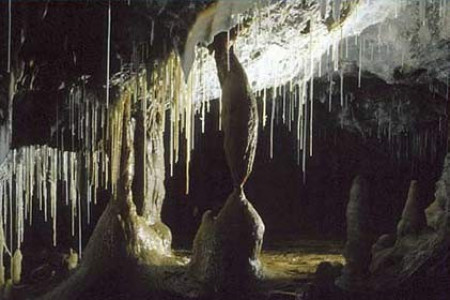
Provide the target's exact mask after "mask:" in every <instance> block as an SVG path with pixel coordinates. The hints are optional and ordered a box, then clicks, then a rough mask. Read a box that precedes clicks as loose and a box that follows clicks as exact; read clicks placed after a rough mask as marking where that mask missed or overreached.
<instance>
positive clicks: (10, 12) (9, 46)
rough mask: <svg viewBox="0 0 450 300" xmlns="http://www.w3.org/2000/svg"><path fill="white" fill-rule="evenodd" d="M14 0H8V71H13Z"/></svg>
mask: <svg viewBox="0 0 450 300" xmlns="http://www.w3.org/2000/svg"><path fill="white" fill-rule="evenodd" d="M11 40H12V0H8V54H7V55H8V58H7V59H8V62H7V67H6V72H7V73H10V72H11V54H12V41H11Z"/></svg>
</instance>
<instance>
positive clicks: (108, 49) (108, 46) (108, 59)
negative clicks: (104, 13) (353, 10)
mask: <svg viewBox="0 0 450 300" xmlns="http://www.w3.org/2000/svg"><path fill="white" fill-rule="evenodd" d="M110 65H111V1H108V34H107V42H106V107H108V106H109V88H110V87H109V85H110V80H109V77H110V67H111V66H110Z"/></svg>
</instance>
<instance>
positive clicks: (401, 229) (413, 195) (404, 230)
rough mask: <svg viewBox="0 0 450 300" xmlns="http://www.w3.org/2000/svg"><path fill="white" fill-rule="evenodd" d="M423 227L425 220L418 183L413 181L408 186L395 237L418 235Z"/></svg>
mask: <svg viewBox="0 0 450 300" xmlns="http://www.w3.org/2000/svg"><path fill="white" fill-rule="evenodd" d="M425 226H426V219H425V213H424V211H423V209H422V208H421V204H420V198H419V188H418V183H417V181H416V180H413V181H411V184H410V186H409V191H408V199H407V200H406V203H405V207H404V208H403V213H402V218H401V220H400V222H399V223H398V225H397V236H399V237H402V236H404V235H407V234H418V233H420V230H422V229H423V228H424V227H425Z"/></svg>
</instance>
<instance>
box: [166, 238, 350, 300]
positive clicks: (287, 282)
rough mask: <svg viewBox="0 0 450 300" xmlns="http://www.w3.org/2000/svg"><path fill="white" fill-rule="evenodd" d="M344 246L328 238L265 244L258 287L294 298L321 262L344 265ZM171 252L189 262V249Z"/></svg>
mask: <svg viewBox="0 0 450 300" xmlns="http://www.w3.org/2000/svg"><path fill="white" fill-rule="evenodd" d="M343 247H344V242H342V241H327V240H305V239H301V240H295V239H289V240H281V241H276V242H269V243H266V244H265V245H264V246H263V251H262V255H261V261H262V263H263V266H264V270H265V278H264V280H263V281H262V283H261V285H262V286H261V288H262V289H263V290H266V291H269V293H271V294H274V295H278V296H280V297H281V298H285V297H283V296H286V299H289V298H291V297H294V298H295V295H296V294H297V293H298V291H299V289H301V287H302V286H304V285H305V284H307V283H308V282H311V281H312V279H313V275H314V273H315V271H316V269H317V266H318V265H319V264H320V263H321V262H329V263H331V264H335V263H340V264H344V258H343V256H342V251H343ZM174 254H175V256H177V257H178V258H179V259H180V260H181V261H186V262H188V261H189V258H190V255H191V252H190V251H189V250H183V249H176V250H174ZM277 298H278V297H277ZM281 298H280V299H281Z"/></svg>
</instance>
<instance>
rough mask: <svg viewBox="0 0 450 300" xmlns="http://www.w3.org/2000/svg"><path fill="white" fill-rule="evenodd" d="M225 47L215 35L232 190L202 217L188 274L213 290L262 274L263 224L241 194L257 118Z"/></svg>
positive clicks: (231, 53) (234, 59)
mask: <svg viewBox="0 0 450 300" xmlns="http://www.w3.org/2000/svg"><path fill="white" fill-rule="evenodd" d="M229 47H230V45H229V44H228V39H227V33H221V34H219V35H217V36H216V38H215V40H214V43H213V49H214V56H215V59H216V66H217V72H218V75H219V81H220V85H221V88H222V101H223V111H222V120H223V129H224V135H225V136H224V150H225V154H226V158H227V162H228V166H229V168H230V172H231V176H232V178H233V185H234V191H233V193H232V194H231V195H230V196H229V197H228V199H227V201H226V203H225V205H224V206H223V208H222V209H221V210H220V212H219V214H218V215H217V216H212V213H211V212H210V211H208V212H206V213H205V214H204V216H203V220H202V224H201V226H200V228H199V230H198V233H197V235H196V237H195V241H194V248H193V257H192V261H191V264H190V272H191V274H193V276H195V277H197V278H198V279H199V280H200V281H202V282H203V283H204V284H205V285H206V286H207V287H208V288H209V289H211V291H212V292H224V291H233V290H235V291H237V290H241V291H242V290H243V289H244V288H249V287H251V284H250V283H251V281H252V280H253V279H256V278H257V277H259V276H261V275H262V269H261V265H260V262H259V259H258V256H259V253H260V251H261V246H262V239H263V234H264V224H263V222H262V220H261V217H260V216H259V215H258V213H257V212H256V210H255V209H254V208H253V206H252V204H251V203H250V202H249V201H248V200H247V199H246V197H245V194H244V184H245V182H246V180H247V178H248V176H249V175H250V172H251V169H252V165H253V160H254V156H255V151H256V142H257V133H258V132H257V131H258V115H257V107H256V100H255V99H254V97H253V96H252V93H251V91H250V88H249V85H248V81H247V76H246V74H245V71H244V69H243V68H242V66H241V64H240V63H239V61H238V59H237V57H236V55H235V54H234V51H233V47H232V46H231V47H230V48H229Z"/></svg>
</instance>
